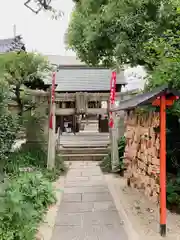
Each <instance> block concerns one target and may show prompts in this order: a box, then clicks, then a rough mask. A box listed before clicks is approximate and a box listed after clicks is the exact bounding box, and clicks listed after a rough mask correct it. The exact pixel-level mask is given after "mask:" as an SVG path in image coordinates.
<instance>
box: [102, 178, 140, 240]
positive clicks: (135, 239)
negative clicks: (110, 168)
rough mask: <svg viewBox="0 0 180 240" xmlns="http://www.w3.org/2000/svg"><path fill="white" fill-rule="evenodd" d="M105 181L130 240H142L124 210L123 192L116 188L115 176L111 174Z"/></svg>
mask: <svg viewBox="0 0 180 240" xmlns="http://www.w3.org/2000/svg"><path fill="white" fill-rule="evenodd" d="M105 180H106V182H107V185H108V188H109V191H110V193H111V195H112V197H113V199H114V203H115V206H116V208H117V211H118V214H119V216H120V219H122V221H123V222H124V229H125V231H126V233H127V236H128V240H140V236H139V234H138V233H137V232H136V231H135V229H134V228H133V224H132V222H131V221H130V219H129V217H128V215H127V214H126V212H125V210H124V207H123V203H122V201H121V195H122V194H123V192H122V191H121V189H120V188H116V185H115V179H114V178H113V175H111V174H110V175H105Z"/></svg>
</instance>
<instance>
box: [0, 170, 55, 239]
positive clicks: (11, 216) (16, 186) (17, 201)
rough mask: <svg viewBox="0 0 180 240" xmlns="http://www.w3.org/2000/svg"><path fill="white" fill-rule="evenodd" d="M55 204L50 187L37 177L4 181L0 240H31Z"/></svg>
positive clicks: (34, 175) (39, 175) (35, 174)
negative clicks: (49, 206) (46, 212)
mask: <svg viewBox="0 0 180 240" xmlns="http://www.w3.org/2000/svg"><path fill="white" fill-rule="evenodd" d="M55 201H56V198H55V194H54V192H53V189H52V186H51V185H50V184H49V182H48V181H47V180H46V179H44V178H43V176H42V174H41V173H38V172H36V173H23V174H21V175H19V176H18V177H16V178H14V179H11V180H10V181H6V182H5V183H4V184H3V189H1V194H0V239H1V240H33V239H35V234H36V228H37V226H38V223H39V222H40V221H41V220H42V217H43V213H45V211H46V210H47V207H48V205H50V204H53V203H55Z"/></svg>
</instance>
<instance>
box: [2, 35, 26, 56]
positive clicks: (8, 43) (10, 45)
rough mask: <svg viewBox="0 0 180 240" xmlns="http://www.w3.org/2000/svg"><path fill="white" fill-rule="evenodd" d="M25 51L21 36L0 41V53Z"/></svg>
mask: <svg viewBox="0 0 180 240" xmlns="http://www.w3.org/2000/svg"><path fill="white" fill-rule="evenodd" d="M20 50H25V46H24V43H23V42H22V38H21V36H16V37H14V38H7V39H0V53H6V52H11V51H12V52H13V51H20Z"/></svg>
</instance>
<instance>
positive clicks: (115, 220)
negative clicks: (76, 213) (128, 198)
mask: <svg viewBox="0 0 180 240" xmlns="http://www.w3.org/2000/svg"><path fill="white" fill-rule="evenodd" d="M82 219H83V227H85V228H87V227H88V226H93V225H99V226H100V225H102V226H104V225H110V226H112V227H113V228H118V227H119V226H120V218H119V215H118V213H117V212H115V211H95V212H85V213H83V214H82Z"/></svg>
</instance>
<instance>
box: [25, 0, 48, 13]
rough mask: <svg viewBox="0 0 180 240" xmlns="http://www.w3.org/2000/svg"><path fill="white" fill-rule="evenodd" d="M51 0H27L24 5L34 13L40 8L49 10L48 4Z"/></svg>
mask: <svg viewBox="0 0 180 240" xmlns="http://www.w3.org/2000/svg"><path fill="white" fill-rule="evenodd" d="M51 1H52V0H27V1H26V2H25V3H24V5H25V6H26V7H27V8H29V9H30V10H31V11H32V12H34V13H36V14H37V13H39V12H40V11H41V10H42V9H44V10H51V9H52V7H51V6H50V3H51Z"/></svg>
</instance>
